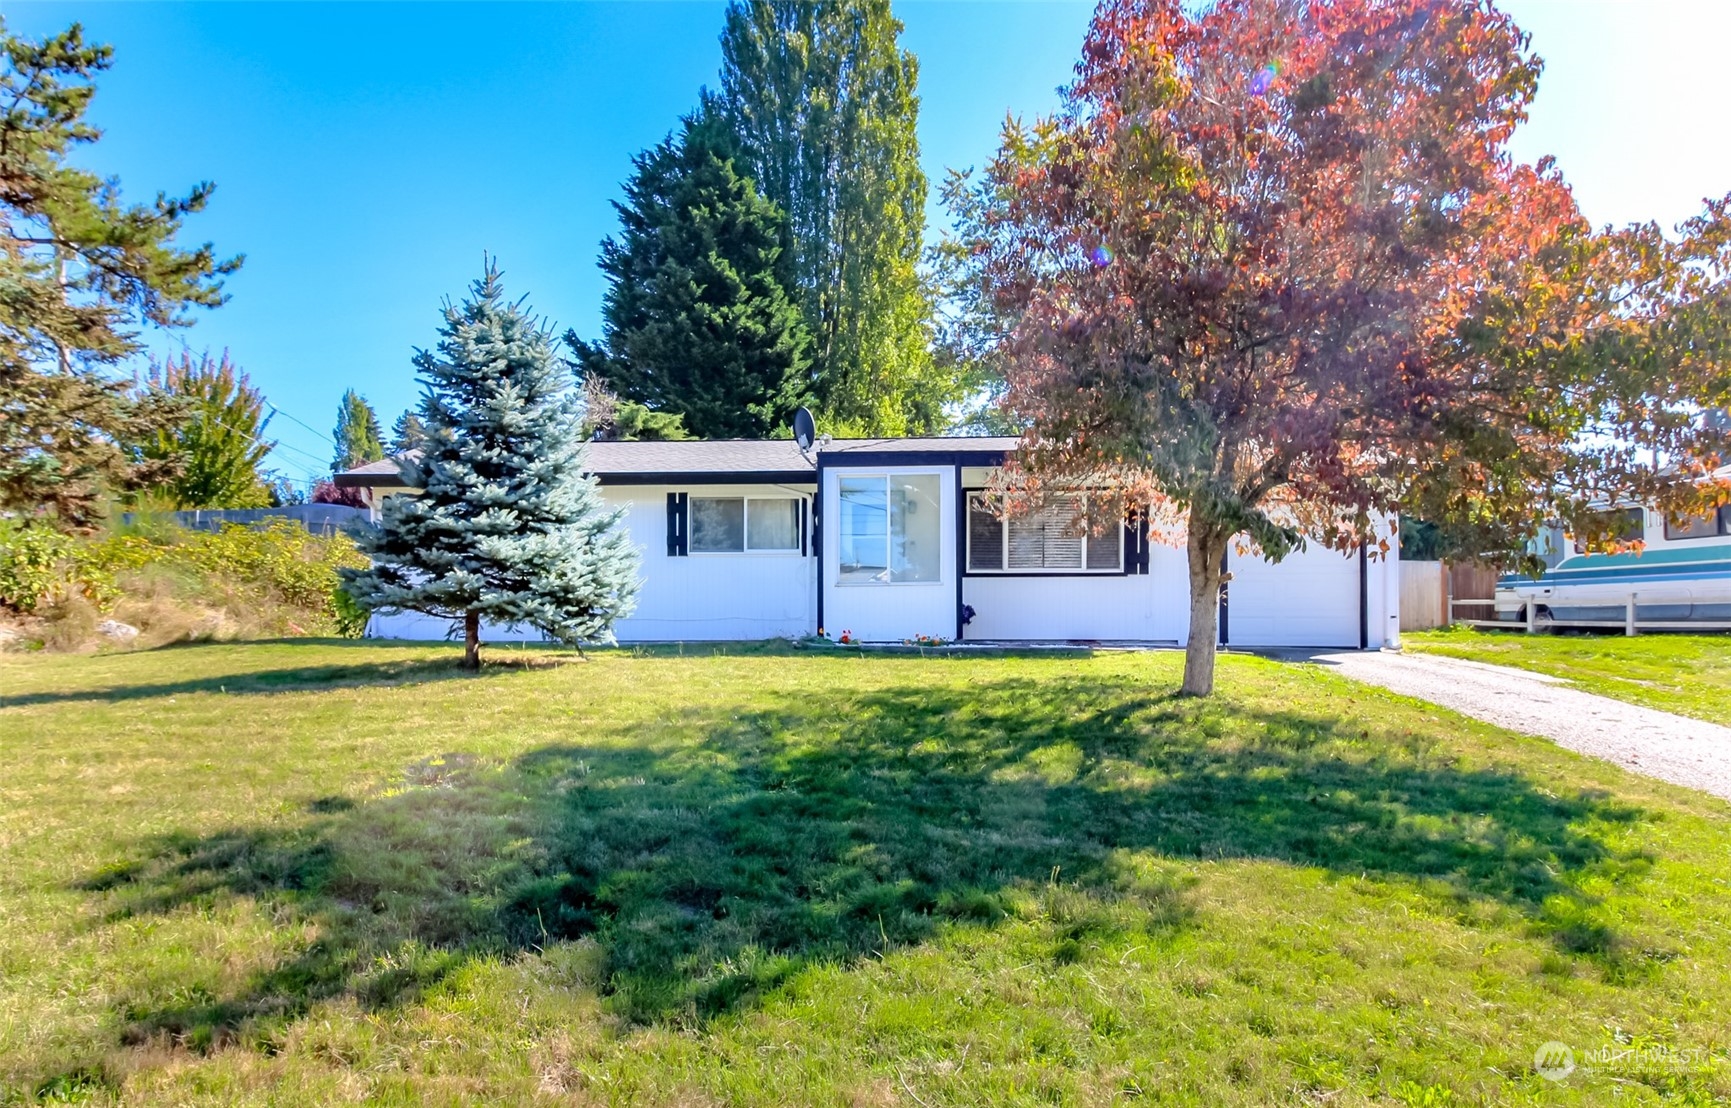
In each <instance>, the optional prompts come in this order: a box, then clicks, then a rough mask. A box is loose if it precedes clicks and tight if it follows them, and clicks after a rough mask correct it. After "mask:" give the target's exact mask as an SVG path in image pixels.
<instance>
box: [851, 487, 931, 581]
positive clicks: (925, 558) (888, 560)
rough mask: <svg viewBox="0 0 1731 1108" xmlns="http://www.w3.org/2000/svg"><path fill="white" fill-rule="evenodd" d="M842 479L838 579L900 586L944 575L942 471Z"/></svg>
mask: <svg viewBox="0 0 1731 1108" xmlns="http://www.w3.org/2000/svg"><path fill="white" fill-rule="evenodd" d="M838 480H839V482H840V486H841V488H840V491H841V496H840V509H841V510H840V517H841V518H840V519H839V521H838V527H837V539H838V553H839V556H840V560H841V571H840V574H839V576H838V578H837V581H838V583H839V584H843V585H900V584H917V583H921V582H932V581H940V580H942V579H943V499H942V497H943V493H942V485H941V484H940V483H939V480H938V475H937V474H935V473H913V474H900V475H894V476H883V475H881V474H880V475H876V476H844V477H841V478H839V479H838Z"/></svg>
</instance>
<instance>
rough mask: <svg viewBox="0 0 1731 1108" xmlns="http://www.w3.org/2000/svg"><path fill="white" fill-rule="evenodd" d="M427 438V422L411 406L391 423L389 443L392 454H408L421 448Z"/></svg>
mask: <svg viewBox="0 0 1731 1108" xmlns="http://www.w3.org/2000/svg"><path fill="white" fill-rule="evenodd" d="M426 438H427V426H426V424H424V423H422V422H421V417H420V415H419V414H417V413H416V411H415V409H413V408H410V409H408V410H407V411H405V412H403V414H402V415H400V416H398V417H397V421H396V422H395V423H393V424H391V441H390V442H389V443H388V444H387V445H388V446H389V448H390V452H391V453H392V454H407V453H408V452H409V451H411V450H419V449H420V448H421V444H422V443H423V442H425V441H426Z"/></svg>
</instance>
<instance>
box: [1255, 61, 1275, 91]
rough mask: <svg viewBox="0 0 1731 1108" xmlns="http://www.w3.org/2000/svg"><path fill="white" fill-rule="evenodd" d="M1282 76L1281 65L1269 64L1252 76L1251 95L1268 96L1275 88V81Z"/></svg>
mask: <svg viewBox="0 0 1731 1108" xmlns="http://www.w3.org/2000/svg"><path fill="white" fill-rule="evenodd" d="M1278 76H1280V63H1279V62H1278V61H1273V62H1269V63H1268V64H1267V65H1265V66H1263V67H1262V68H1261V69H1258V70H1257V71H1256V72H1255V73H1252V74H1251V75H1250V95H1252V96H1266V95H1267V94H1268V90H1269V89H1271V88H1273V87H1274V79H1275V78H1276V77H1278Z"/></svg>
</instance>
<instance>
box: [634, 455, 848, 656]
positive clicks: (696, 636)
mask: <svg viewBox="0 0 1731 1108" xmlns="http://www.w3.org/2000/svg"><path fill="white" fill-rule="evenodd" d="M814 488H815V486H812V485H632V486H614V487H609V488H607V489H606V490H605V492H606V495H607V501H608V503H610V504H626V505H628V506H629V511H628V513H627V515H626V526H627V527H628V528H630V531H631V538H632V541H633V542H635V543H636V544H637V548H638V550H639V551H640V553H641V555H642V558H643V565H642V569H641V570H640V571H639V572H640V573H641V575H642V577H643V588H642V589H641V590H640V591H639V592H638V594H637V610H636V611H635V612H633V613H632V614H631V615H630V617H628V618H627V619H624V620H621V621H620V623H619V625H618V627H617V628H616V629H615V634H617V635H618V637H619V641H620V642H670V641H673V640H684V641H687V642H696V641H727V640H741V639H743V640H750V639H768V638H776V637H787V636H802V635H809V634H811V633H812V632H814V631H815V630H817V577H816V574H817V559H816V558H813V557H811V556H810V555H809V554H803V555H802V554H800V553H798V552H797V551H795V552H793V553H789V554H783V553H745V554H699V553H691V554H686V555H684V556H682V557H676V558H672V557H668V555H667V494H668V493H670V492H683V493H686V494H688V495H690V496H783V495H799V496H802V497H810V496H811V495H812V493H813V491H814ZM808 518H809V513H808ZM806 549H807V550H808V551H809V550H810V536H809V535H808V536H807V547H806Z"/></svg>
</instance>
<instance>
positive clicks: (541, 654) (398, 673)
mask: <svg viewBox="0 0 1731 1108" xmlns="http://www.w3.org/2000/svg"><path fill="white" fill-rule="evenodd" d="M307 641H308V640H305V639H281V640H269V641H267V642H262V643H261V642H256V641H249V642H246V643H236V644H232V645H244V646H259V645H272V644H273V643H285V644H286V643H294V644H296V645H303V644H305V643H306V642H307ZM316 641H317V642H318V645H319V646H320V647H330V646H338V645H341V646H371V647H378V646H379V645H380V644H379V643H378V642H377V641H376V640H362V641H356V640H352V639H333V640H316ZM211 645H212V644H209V643H173V644H170V645H168V646H161V647H157V648H156V649H155V650H153V651H150V653H156V652H158V651H164V650H188V649H193V648H195V647H204V648H207V649H208V648H210V647H211ZM216 645H218V646H221V645H230V644H216ZM395 645H403V644H395ZM415 645H423V644H415ZM419 653H420V654H421V655H422V656H418V657H405V658H390V659H384V660H377V661H368V662H352V663H341V662H338V663H333V664H325V665H310V666H289V667H285V668H282V669H263V670H238V671H235V670H231V671H228V672H224V673H220V674H215V675H212V676H210V677H189V678H187V679H185V680H183V681H160V682H156V683H153V684H130V685H114V686H111V687H107V688H99V689H55V690H49V691H44V692H31V693H4V692H0V710H3V709H6V708H22V707H25V706H27V705H32V704H69V703H80V702H95V701H103V702H108V703H122V702H125V701H130V700H152V699H157V698H160V697H170V696H188V695H192V694H196V693H229V694H244V695H249V696H255V695H258V694H261V693H264V694H269V693H298V692H313V691H318V690H322V689H332V688H345V687H355V686H362V685H364V686H369V687H377V688H390V687H393V686H397V685H413V684H421V683H424V682H429V681H451V680H458V679H463V678H474V677H478V676H485V675H486V674H488V673H497V672H499V671H501V670H516V669H543V668H546V667H549V666H558V665H566V664H572V663H578V662H580V661H581V659H580V657H579V656H578V655H577V654H576V653H575V652H573V653H570V654H564V653H555V652H553V650H552V648H548V649H547V650H543V651H537V652H536V653H522V654H515V655H512V654H507V655H505V656H503V657H500V656H498V655H497V654H493V655H489V656H487V657H486V658H485V659H484V663H483V668H482V670H481V673H480V674H476V673H473V672H471V671H468V670H465V669H463V668H462V665H461V662H462V657H463V655H462V648H461V645H460V644H459V646H458V647H457V648H456V649H454V650H451V649H446V650H444V651H440V652H438V653H427V652H424V651H423V652H419Z"/></svg>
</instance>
